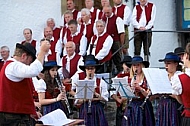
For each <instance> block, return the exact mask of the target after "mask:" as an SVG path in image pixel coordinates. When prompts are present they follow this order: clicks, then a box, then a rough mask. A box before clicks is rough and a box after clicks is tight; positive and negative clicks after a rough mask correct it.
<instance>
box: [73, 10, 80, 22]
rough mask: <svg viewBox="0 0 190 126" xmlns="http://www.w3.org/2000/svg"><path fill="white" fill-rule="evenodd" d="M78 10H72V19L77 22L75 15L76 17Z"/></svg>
mask: <svg viewBox="0 0 190 126" xmlns="http://www.w3.org/2000/svg"><path fill="white" fill-rule="evenodd" d="M78 12H79V11H78V10H74V11H73V19H75V20H76V21H77V15H78Z"/></svg>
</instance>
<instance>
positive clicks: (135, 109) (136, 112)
mask: <svg viewBox="0 0 190 126" xmlns="http://www.w3.org/2000/svg"><path fill="white" fill-rule="evenodd" d="M143 102H144V100H143V99H133V100H132V101H131V102H130V106H128V107H126V109H125V112H124V116H126V117H123V119H122V126H155V118H154V113H153V107H152V103H151V102H150V101H149V100H147V101H146V103H145V105H144V106H143V108H141V107H140V106H141V105H142V103H143Z"/></svg>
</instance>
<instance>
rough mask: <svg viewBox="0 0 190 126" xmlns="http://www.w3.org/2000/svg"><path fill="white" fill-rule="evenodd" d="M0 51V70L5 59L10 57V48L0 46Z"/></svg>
mask: <svg viewBox="0 0 190 126" xmlns="http://www.w3.org/2000/svg"><path fill="white" fill-rule="evenodd" d="M0 53H1V57H2V59H0V70H1V68H2V67H3V65H4V64H5V63H6V62H7V60H9V59H10V55H9V54H10V50H9V47H7V46H2V47H1V50H0Z"/></svg>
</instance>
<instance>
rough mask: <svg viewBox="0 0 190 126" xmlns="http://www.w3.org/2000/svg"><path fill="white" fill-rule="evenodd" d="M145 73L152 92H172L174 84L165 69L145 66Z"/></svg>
mask: <svg viewBox="0 0 190 126" xmlns="http://www.w3.org/2000/svg"><path fill="white" fill-rule="evenodd" d="M143 72H144V75H145V77H146V80H147V82H148V85H149V87H150V89H151V91H152V94H171V93H172V86H171V83H170V81H169V78H168V73H167V71H166V70H165V69H159V68H143Z"/></svg>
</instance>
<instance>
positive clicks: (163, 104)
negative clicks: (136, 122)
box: [156, 96, 181, 126]
mask: <svg viewBox="0 0 190 126" xmlns="http://www.w3.org/2000/svg"><path fill="white" fill-rule="evenodd" d="M179 107H180V104H179V103H178V102H177V100H176V99H174V98H172V97H170V96H161V97H160V100H159V103H158V109H157V111H156V126H179V125H180V120H181V114H180V111H178V110H177V109H178V108H179Z"/></svg>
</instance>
